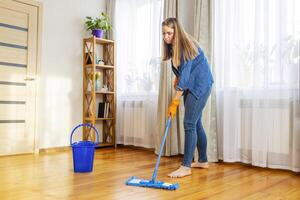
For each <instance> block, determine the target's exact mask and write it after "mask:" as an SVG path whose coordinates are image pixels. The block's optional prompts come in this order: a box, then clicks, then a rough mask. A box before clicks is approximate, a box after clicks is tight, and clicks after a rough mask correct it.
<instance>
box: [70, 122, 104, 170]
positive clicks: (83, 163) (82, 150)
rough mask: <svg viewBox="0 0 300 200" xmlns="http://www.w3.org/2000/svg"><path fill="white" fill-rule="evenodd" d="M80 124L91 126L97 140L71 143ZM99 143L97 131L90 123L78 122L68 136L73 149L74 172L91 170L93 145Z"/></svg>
mask: <svg viewBox="0 0 300 200" xmlns="http://www.w3.org/2000/svg"><path fill="white" fill-rule="evenodd" d="M81 126H87V127H90V128H92V129H93V130H94V131H95V132H96V134H97V142H92V141H79V142H74V143H72V139H73V134H74V132H75V130H76V129H77V128H79V127H81ZM97 144H99V133H98V131H97V129H96V128H95V127H94V126H92V125H91V124H80V125H78V126H76V127H75V128H74V129H73V130H72V133H71V136H70V145H71V147H72V151H73V166H74V172H91V171H93V163H94V152H95V146H96V145H97Z"/></svg>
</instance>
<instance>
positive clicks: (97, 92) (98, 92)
mask: <svg viewBox="0 0 300 200" xmlns="http://www.w3.org/2000/svg"><path fill="white" fill-rule="evenodd" d="M95 93H96V94H115V92H100V91H96V92H95Z"/></svg>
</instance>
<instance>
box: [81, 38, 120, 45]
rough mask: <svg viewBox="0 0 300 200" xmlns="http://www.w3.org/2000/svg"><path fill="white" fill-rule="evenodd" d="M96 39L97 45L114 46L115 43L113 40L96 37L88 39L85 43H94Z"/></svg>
mask: <svg viewBox="0 0 300 200" xmlns="http://www.w3.org/2000/svg"><path fill="white" fill-rule="evenodd" d="M94 38H95V41H96V43H97V44H114V43H115V42H114V41H113V40H108V39H103V38H96V37H90V38H87V39H85V41H87V42H94V41H93V40H94Z"/></svg>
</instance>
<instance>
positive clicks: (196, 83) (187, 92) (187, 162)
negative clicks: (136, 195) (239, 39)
mask: <svg viewBox="0 0 300 200" xmlns="http://www.w3.org/2000/svg"><path fill="white" fill-rule="evenodd" d="M162 33H163V41H164V42H163V60H168V59H171V61H172V70H173V72H174V73H175V75H176V79H175V80H174V87H175V90H176V94H175V97H174V99H173V100H172V102H171V104H170V106H169V109H168V115H169V116H171V117H172V118H173V117H174V116H175V115H176V111H177V107H178V105H179V103H180V98H181V96H182V95H183V99H184V107H185V114H184V131H185V142H184V157H183V161H182V164H181V166H180V167H179V169H177V170H176V171H174V172H172V173H170V174H169V175H168V176H170V177H184V176H187V175H190V174H191V167H199V168H208V162H207V155H206V148H207V140H206V134H205V131H204V129H203V126H202V122H201V117H202V111H203V108H204V106H205V104H206V101H207V99H208V97H209V95H210V92H211V88H212V84H213V77H212V74H211V71H210V66H209V64H208V62H207V59H206V57H205V55H204V53H203V51H202V50H201V48H200V47H199V44H198V43H197V42H196V41H195V40H194V39H193V38H192V37H191V36H189V35H188V34H187V33H186V32H185V31H184V29H183V28H182V26H181V25H180V24H179V23H178V21H177V19H176V18H168V19H166V20H165V21H163V23H162ZM196 144H197V149H198V152H199V158H198V162H194V163H192V160H193V155H194V151H195V148H196Z"/></svg>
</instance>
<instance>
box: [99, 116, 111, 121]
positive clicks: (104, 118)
mask: <svg viewBox="0 0 300 200" xmlns="http://www.w3.org/2000/svg"><path fill="white" fill-rule="evenodd" d="M113 119H114V118H112V117H109V118H96V119H95V120H96V121H101V120H113Z"/></svg>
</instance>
